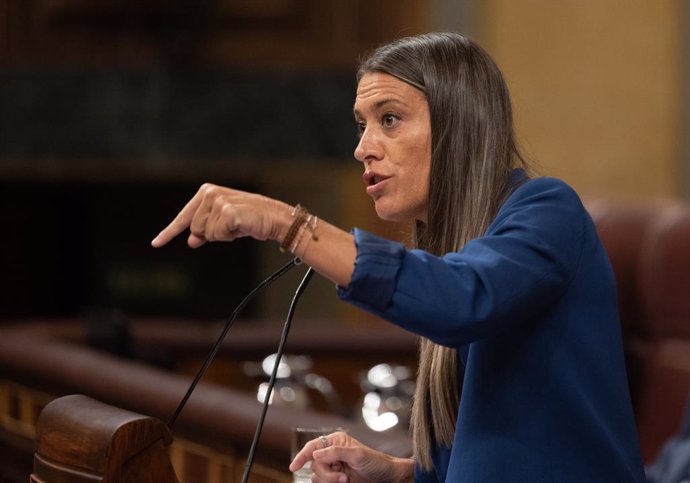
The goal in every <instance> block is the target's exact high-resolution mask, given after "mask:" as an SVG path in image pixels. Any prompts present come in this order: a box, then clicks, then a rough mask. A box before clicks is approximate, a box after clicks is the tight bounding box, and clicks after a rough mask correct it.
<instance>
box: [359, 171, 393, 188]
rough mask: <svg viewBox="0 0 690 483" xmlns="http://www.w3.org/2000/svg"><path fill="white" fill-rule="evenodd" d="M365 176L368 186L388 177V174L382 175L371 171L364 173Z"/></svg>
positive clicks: (365, 182)
mask: <svg viewBox="0 0 690 483" xmlns="http://www.w3.org/2000/svg"><path fill="white" fill-rule="evenodd" d="M363 178H364V184H365V185H367V186H374V185H377V184H379V183H380V182H381V181H384V180H386V179H388V177H387V176H382V175H380V174H376V173H371V172H368V173H364V176H363Z"/></svg>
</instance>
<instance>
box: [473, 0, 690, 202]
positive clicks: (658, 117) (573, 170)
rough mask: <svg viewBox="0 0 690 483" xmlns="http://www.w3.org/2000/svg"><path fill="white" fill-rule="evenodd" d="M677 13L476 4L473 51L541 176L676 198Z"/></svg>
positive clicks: (593, 3)
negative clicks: (497, 78)
mask: <svg viewBox="0 0 690 483" xmlns="http://www.w3.org/2000/svg"><path fill="white" fill-rule="evenodd" d="M682 3H683V2H682V0H663V1H657V2H648V1H632V2H626V3H625V5H623V4H621V3H620V2H617V1H615V0H605V1H604V0H577V1H576V0H565V1H558V2H553V1H549V0H524V1H520V2H514V1H512V0H488V1H487V2H485V3H483V5H482V6H483V10H482V15H481V19H482V24H481V29H480V31H481V35H480V41H481V43H482V45H484V46H485V47H486V48H487V50H488V51H489V52H490V53H491V54H492V55H493V56H494V58H495V59H496V61H497V62H498V64H499V66H500V67H501V68H502V70H503V72H504V73H505V75H506V77H507V79H508V82H509V86H510V88H511V92H512V94H513V101H514V104H515V111H516V122H517V127H518V133H519V135H520V138H521V139H522V140H523V144H524V146H525V147H526V148H527V153H528V155H531V156H532V157H534V158H536V159H537V160H538V161H539V162H540V163H541V164H542V166H543V168H544V170H543V171H544V172H546V173H547V174H552V175H556V176H559V177H562V178H565V179H566V180H567V181H569V182H571V183H572V184H573V185H574V186H575V187H576V188H577V189H578V191H580V193H581V194H584V195H596V196H609V197H615V198H623V199H630V198H655V197H675V196H679V195H680V194H681V191H682V183H681V173H682V170H681V142H680V138H681V136H682V135H683V134H682V133H681V116H682V111H681V109H682V106H683V101H682V99H683V93H682V84H683V79H682V77H683V73H682V69H683V65H684V61H683V58H684V57H683V55H684V54H683V50H684V48H683V41H682V39H683V25H682V19H683V15H682V9H683V6H682Z"/></svg>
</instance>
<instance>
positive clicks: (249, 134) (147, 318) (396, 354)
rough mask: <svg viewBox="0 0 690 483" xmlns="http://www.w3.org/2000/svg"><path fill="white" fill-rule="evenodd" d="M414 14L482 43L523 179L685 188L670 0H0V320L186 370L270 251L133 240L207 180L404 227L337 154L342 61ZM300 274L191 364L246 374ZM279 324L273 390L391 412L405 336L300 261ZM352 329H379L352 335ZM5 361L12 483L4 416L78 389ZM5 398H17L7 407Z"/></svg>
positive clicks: (682, 98) (688, 62) (360, 222)
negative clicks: (279, 369) (381, 215)
mask: <svg viewBox="0 0 690 483" xmlns="http://www.w3.org/2000/svg"><path fill="white" fill-rule="evenodd" d="M434 30H451V31H457V32H461V33H465V34H467V35H469V36H470V37H472V38H473V39H475V40H476V41H478V42H479V44H480V45H482V46H483V47H484V48H485V49H486V50H487V51H488V52H489V53H490V55H492V57H493V58H494V59H495V60H496V62H497V63H498V65H499V67H500V68H501V69H502V71H503V73H504V75H505V77H506V79H507V82H508V85H509V88H510V90H511V93H512V98H513V103H514V109H515V117H516V125H517V131H518V137H519V141H520V144H521V146H522V148H523V150H524V151H525V153H526V154H527V156H528V158H530V159H531V160H533V161H534V162H536V164H537V166H538V170H539V171H540V172H541V173H542V174H545V175H550V176H556V177H560V178H563V179H565V180H566V181H567V182H569V183H570V184H571V185H572V186H574V187H575V189H576V190H577V191H578V192H579V193H580V195H581V196H582V197H583V198H584V199H585V201H587V202H588V203H592V204H593V205H595V204H596V203H597V202H599V201H600V200H606V203H613V204H615V205H616V206H623V207H630V206H634V207H649V206H657V205H660V204H661V205H665V204H674V206H675V205H676V204H678V203H681V204H682V203H684V202H685V200H687V198H688V197H690V134H689V133H690V52H689V50H690V49H689V46H690V4H689V3H688V2H687V1H684V0H654V1H652V0H632V1H628V2H625V3H622V2H619V1H617V0H559V1H551V0H519V1H515V0H481V1H480V0H166V1H159V0H136V1H133V0H100V1H98V2H93V1H89V0H0V208H1V209H2V213H3V217H2V220H3V223H2V232H3V233H2V236H1V237H0V240H1V241H0V243H1V244H2V245H1V246H2V249H1V250H0V273H1V274H2V277H0V328H3V327H4V328H5V329H6V331H7V332H8V333H13V334H14V333H15V332H17V331H21V330H24V329H26V327H27V326H29V325H31V326H33V327H39V328H40V330H39V329H37V330H36V332H35V333H34V334H33V335H32V337H38V335H36V334H37V333H39V332H40V333H41V334H43V335H42V337H45V338H46V339H51V340H53V339H60V340H61V341H65V340H68V341H71V343H75V342H79V346H82V345H86V346H91V348H94V347H96V348H100V349H103V350H104V351H106V352H110V353H111V354H115V355H118V356H124V357H126V358H128V359H130V360H137V361H140V362H144V363H147V364H149V365H152V366H153V367H157V368H160V369H162V370H165V371H169V372H170V371H172V372H173V373H174V374H181V375H188V374H191V373H193V372H194V371H195V370H196V368H197V367H198V363H199V361H200V358H201V355H202V354H203V352H204V351H205V350H207V349H208V348H209V347H210V343H211V342H212V340H213V337H214V336H215V334H217V329H218V327H219V323H220V322H222V321H224V319H225V318H226V317H227V316H228V315H229V314H230V313H231V312H232V310H233V308H234V306H235V305H236V304H237V303H238V302H239V301H240V300H241V298H242V297H243V296H244V295H246V293H248V292H249V290H251V288H252V287H254V286H255V285H256V284H257V283H258V282H259V281H261V280H262V279H263V278H264V277H265V276H267V275H268V274H269V273H270V272H272V271H273V270H275V269H276V268H277V267H279V266H280V265H281V264H283V263H285V262H287V261H288V260H289V258H287V257H286V256H285V255H284V254H281V253H280V252H279V251H278V249H277V246H275V244H272V243H269V244H265V243H264V244H260V243H256V242H253V241H251V240H241V241H239V242H237V243H234V244H222V245H218V244H213V245H210V246H206V247H204V248H203V249H201V250H196V251H192V250H190V249H188V248H187V247H186V245H185V241H184V239H180V240H176V241H175V242H174V243H172V244H171V245H170V246H169V247H166V248H164V249H160V250H153V249H151V248H150V245H149V243H150V240H151V238H152V237H153V236H154V235H155V234H156V233H157V232H158V231H159V230H160V229H161V228H162V227H163V226H165V225H166V224H167V223H168V222H169V221H170V219H171V218H172V217H173V216H174V215H175V214H176V213H177V211H178V210H179V209H180V207H181V206H182V205H183V204H184V203H185V202H186V200H187V199H189V198H190V197H191V196H192V195H193V194H194V193H195V191H196V190H197V189H198V187H199V185H200V184H201V183H203V182H206V181H211V182H214V183H218V184H225V185H230V186H233V187H239V188H243V189H248V190H254V191H258V192H261V193H263V194H267V195H269V196H274V197H278V198H280V199H282V200H284V201H286V202H289V203H293V204H294V203H302V204H303V205H305V206H307V207H309V209H310V210H311V211H312V212H314V213H316V214H317V215H318V216H320V217H322V218H324V219H328V220H329V221H332V222H334V223H336V224H338V225H340V226H341V227H343V228H346V229H349V228H351V227H353V226H358V227H363V228H366V229H369V230H372V231H374V232H377V233H379V234H382V235H385V236H389V237H393V238H400V237H402V236H403V234H404V232H405V228H404V227H401V226H397V225H392V224H387V223H384V222H380V221H378V220H377V219H376V218H375V214H374V211H373V209H372V206H371V202H370V200H369V198H368V197H367V196H366V194H365V193H364V190H363V186H362V184H361V178H360V174H361V166H360V164H359V163H357V162H356V161H354V158H353V156H352V152H353V150H354V147H355V142H356V134H355V129H354V122H353V119H352V114H351V109H352V103H353V99H354V92H355V88H356V85H355V80H354V73H355V70H356V66H357V61H358V58H359V57H360V56H362V55H364V54H366V52H368V51H370V50H371V49H373V48H374V47H376V46H377V45H379V44H381V43H383V42H386V41H389V40H391V39H394V38H397V37H400V36H406V35H413V34H417V33H421V32H427V31H434ZM597 206H598V205H597ZM643 209H644V208H643ZM633 233H634V232H633ZM688 245H689V246H690V243H689V244H688ZM295 272H297V271H295ZM617 275H618V273H617ZM300 276H301V273H294V274H293V273H291V274H289V275H288V276H286V277H285V278H284V279H283V280H281V281H280V282H278V283H277V284H276V285H275V286H273V287H272V288H271V289H269V290H267V291H265V292H263V293H262V294H261V295H260V296H259V297H258V298H257V300H256V301H254V302H253V303H251V304H250V305H249V307H248V308H247V310H246V311H245V312H244V313H243V315H242V320H241V322H240V323H239V324H238V325H239V330H240V331H242V330H244V332H243V333H244V334H245V335H244V336H240V337H238V338H237V339H236V342H228V344H229V345H226V350H225V352H224V353H225V357H224V361H219V363H218V365H217V366H214V367H215V368H216V369H212V370H211V371H210V374H209V378H210V380H211V381H214V382H216V383H218V384H225V385H228V382H229V381H234V382H233V383H230V384H229V386H231V387H238V388H239V389H242V390H244V391H248V392H249V393H253V392H256V389H257V386H258V385H259V383H260V382H261V381H263V380H264V379H265V374H263V373H262V372H261V368H260V365H257V364H260V362H261V361H262V360H263V358H264V357H266V356H268V355H269V354H270V350H269V349H268V347H269V346H270V347H272V344H273V343H274V341H275V339H272V338H271V337H272V335H273V334H274V333H275V332H276V331H277V330H279V328H280V322H281V320H282V317H283V316H284V313H285V311H286V309H287V305H288V303H289V299H290V297H291V295H292V291H293V290H294V287H295V286H296V284H297V283H298V281H299V277H300ZM297 318H298V319H300V320H299V321H296V322H295V324H296V325H298V326H299V327H296V330H297V331H298V334H297V336H296V337H297V338H296V341H295V342H294V344H293V346H292V347H291V348H290V349H291V350H292V352H293V353H296V354H297V355H299V356H307V357H308V358H310V359H308V360H307V361H306V362H305V360H304V359H299V358H297V359H291V361H292V370H293V379H289V377H288V379H286V381H288V380H289V381H291V382H286V383H285V385H286V386H290V387H291V388H292V389H304V390H305V391H307V392H309V391H312V392H314V391H316V393H318V394H316V395H315V396H313V397H312V398H311V402H310V403H309V404H307V403H305V404H304V405H303V406H304V408H307V409H309V410H311V409H315V410H319V411H325V412H330V413H338V414H339V415H340V416H342V417H346V418H351V417H352V415H353V411H359V408H360V407H361V408H363V409H365V410H366V408H367V404H369V405H371V404H372V401H374V404H375V405H382V404H383V402H382V401H383V399H381V397H383V396H381V395H382V394H385V395H386V397H388V396H391V394H393V395H394V396H395V397H396V398H398V403H400V404H398V403H396V402H395V401H393V402H391V405H393V406H395V409H392V411H393V412H397V413H398V416H399V417H400V418H401V422H404V420H405V410H406V407H407V406H406V404H407V402H408V399H407V396H408V394H409V379H410V371H412V372H411V373H412V374H413V373H414V359H415V342H414V340H412V339H410V338H408V337H406V336H405V335H399V334H398V333H397V332H392V333H391V332H389V328H388V326H387V325H385V324H384V323H382V322H381V321H378V320H376V319H374V318H373V317H371V316H367V315H364V314H362V313H360V312H358V311H355V310H354V309H352V308H350V307H348V306H345V305H343V304H340V303H339V302H338V300H337V297H336V295H335V291H334V289H333V287H332V285H331V284H329V283H327V282H325V281H324V280H322V279H320V278H319V277H315V279H314V281H313V282H312V285H311V286H310V288H309V290H308V291H307V293H306V294H305V296H304V300H303V302H302V303H301V305H300V308H299V309H298V312H297ZM687 320H688V321H690V316H689V317H688V319H687ZM688 324H690V322H688ZM20 329H21V330H20ZM364 329H366V330H367V331H372V332H370V333H376V334H381V335H378V336H373V338H372V339H371V340H369V341H368V342H367V341H363V342H362V341H358V340H357V339H356V336H357V335H359V336H360V337H361V336H362V334H366V332H365V331H364ZM300 330H301V335H300ZM47 333H50V334H51V335H50V337H48V336H46V334H47ZM269 335H271V337H269ZM377 337H380V339H377ZM230 338H232V334H231V336H230ZM334 339H335V340H334ZM7 340H9V339H7ZM19 340H26V341H29V343H31V342H30V341H32V340H33V339H31V338H28V339H19ZM386 343H389V345H390V346H391V348H390V349H386V348H385V347H384V348H383V349H382V346H385V345H386ZM358 344H359V345H358ZM367 344H368V345H367ZM396 344H397V345H396ZM15 345H16V343H15ZM353 347H360V349H358V350H356V351H355V352H354V353H352V350H353V349H352V348H353ZM324 348H326V349H324ZM75 350H76V349H75ZM387 350H388V351H389V352H390V353H387V352H386V351H387ZM23 351H24V352H25V353H26V352H29V351H27V349H26V347H24V348H23ZM334 351H335V352H334ZM338 351H340V352H338ZM348 351H350V352H348ZM353 354H354V355H353ZM8 357H9V356H8ZM320 358H321V359H320ZM353 359H354V360H356V363H353ZM326 360H330V365H329V363H328V362H326ZM333 360H337V361H336V362H337V363H334V362H333ZM288 362H289V361H286V363H288ZM320 362H321V363H323V365H321V366H319V364H320ZM381 363H386V364H389V365H388V366H387V367H383V368H382V367H381V366H379V364H381ZM13 364H15V365H14V366H13V365H11V364H9V363H8V365H5V366H3V367H0V383H2V381H5V383H6V385H5V389H4V390H0V413H2V412H3V411H5V415H4V419H3V420H2V421H4V425H3V427H4V429H3V431H2V433H0V434H2V435H4V436H3V438H2V440H4V441H5V443H6V445H5V451H6V454H7V455H10V454H12V455H13V456H12V457H9V456H8V459H10V460H12V461H13V463H12V464H7V465H5V466H4V469H3V470H2V471H4V475H5V476H4V478H6V481H25V478H24V479H21V475H26V471H28V470H27V469H26V464H25V465H23V466H22V465H19V464H15V463H16V461H19V460H22V461H26V458H25V456H26V455H27V454H31V451H32V450H31V448H32V447H33V446H32V443H27V441H30V440H31V435H32V434H33V433H32V432H31V431H33V430H32V429H31V428H30V427H27V428H28V429H27V428H24V429H25V432H24V433H21V431H20V435H21V434H23V436H22V437H23V438H24V440H23V441H24V442H21V441H20V440H21V439H22V438H21V437H18V436H17V434H16V431H14V430H12V429H11V428H12V427H13V426H12V424H14V423H12V421H15V420H16V421H22V417H24V418H25V419H24V420H23V421H24V423H27V421H29V422H28V423H27V424H29V423H31V418H32V417H33V418H34V419H35V416H36V414H33V413H32V411H34V412H38V410H39V409H40V407H41V404H43V403H44V402H45V400H47V399H49V398H50V397H51V396H57V395H60V394H62V393H64V392H66V391H69V390H79V389H80V388H79V387H78V385H77V384H76V383H74V382H72V383H70V384H67V383H64V384H63V383H60V384H62V385H60V384H57V383H55V384H53V385H52V386H51V387H50V388H47V386H46V384H45V381H43V382H37V383H32V384H27V383H25V381H27V375H26V373H25V372H23V371H24V369H21V368H20V366H21V367H23V366H22V364H24V363H23V362H21V361H19V362H14V363H13ZM252 364H253V365H252ZM288 365H290V364H288ZM371 369H374V373H373V375H372V373H371V372H370V370H371ZM367 371H369V372H367ZM406 371H407V372H406ZM295 374H301V375H300V376H299V377H298V378H297V379H295ZM308 375H318V376H319V377H322V380H320V382H319V380H318V379H313V378H312V379H310V380H307V379H305V378H306V376H308ZM34 376H35V375H34ZM32 377H33V376H32ZM42 377H44V378H47V379H49V378H50V377H49V375H44V376H42ZM315 377H316V376H315ZM386 378H387V379H386ZM391 378H393V379H391ZM29 379H30V378H29ZM35 379H37V380H39V379H41V378H39V377H38V376H36V377H35ZM32 380H33V379H32ZM391 380H393V383H391ZM309 381H311V382H309ZM315 381H316V382H315ZM324 381H325V382H324ZM338 381H341V385H340V387H338ZM342 381H346V383H342ZM382 381H383V382H382ZM319 384H321V386H319V387H316V386H318V385H319ZM328 384H332V387H330V388H329V386H328ZM348 384H349V385H348ZM391 384H393V385H391ZM0 385H1V384H0ZM18 385H19V386H18ZM24 386H27V387H24ZM57 386H60V387H57ZM8 387H9V388H11V389H7V388H8ZM18 387H19V389H17V388H18ZM81 389H83V388H81ZM35 390H39V391H40V392H41V394H44V396H41V397H43V399H41V398H40V397H38V396H36V395H35V393H34V392H32V391H35ZM112 390H113V391H114V392H117V391H118V387H112ZM17 391H19V393H20V395H19V396H17V394H16V392H17ZM22 391H24V392H22ZM27 391H28V392H27ZM329 391H330V392H329ZM81 392H85V393H87V392H88V391H86V390H82V391H81ZM259 393H260V391H259ZM370 393H376V394H378V396H381V397H380V398H379V399H380V400H379V401H378V402H377V401H376V400H372V399H371V397H369V399H368V400H367V395H368V394H370ZM22 394H23V395H24V396H22ZM27 394H29V395H28V396H27ZM285 394H287V393H285ZM334 394H335V396H334ZM97 395H98V396H99V397H100V398H101V399H108V397H107V396H106V395H104V394H103V393H98V394H97ZM22 397H24V399H22ZM132 397H134V396H132ZM290 397H292V399H290ZM26 398H29V399H30V400H31V401H32V402H29V403H26V404H28V406H26V407H32V408H34V409H33V410H27V411H28V413H21V407H23V406H22V402H21V401H25V400H26ZM37 398H38V399H37ZM284 399H285V401H284V402H285V403H286V404H288V403H289V402H290V401H292V402H293V403H294V404H297V403H295V402H294V401H295V397H294V394H293V396H289V395H287V396H286V397H285V398H284ZM307 399H308V398H307ZM384 399H385V398H384ZM2 401H4V402H2ZM367 401H368V402H367ZM401 401H402V402H401ZM109 402H114V403H117V404H120V405H125V406H126V405H127V404H126V402H123V400H122V399H120V400H118V399H115V400H110V401H109ZM294 404H293V405H294ZM132 406H133V409H138V410H148V411H149V412H151V411H153V410H152V409H150V408H148V407H146V406H142V405H137V404H134V405H132ZM353 408H355V409H353ZM167 409H169V408H167V407H166V410H167ZM369 409H371V408H369ZM162 412H163V413H164V412H165V411H162ZM365 412H366V411H365ZM22 414H23V416H22ZM27 414H28V416H27ZM26 418H28V420H27V419H26ZM7 421H10V423H8V422H7ZM16 421H15V422H16ZM34 422H35V421H34ZM379 423H380V421H379ZM373 424H374V425H376V424H378V423H376V422H374V423H373ZM29 426H30V424H29ZM369 427H372V426H371V425H369ZM8 428H10V429H8ZM13 431H14V432H13ZM191 432H192V433H193V431H191ZM27 435H28V436H27ZM17 438H19V439H17ZM190 438H191V437H190ZM202 439H203V438H202ZM7 441H11V442H12V443H11V444H10V443H7ZM18 441H19V442H18ZM197 443H198V444H202V443H203V444H206V443H207V442H204V441H202V442H199V441H197ZM211 446H212V445H211ZM10 448H14V449H12V450H10ZM17 448H20V449H17ZM27 448H28V449H27ZM655 448H658V445H657V447H655ZM0 450H1V448H0ZM10 451H12V453H10ZM204 451H206V450H204ZM17 455H20V456H17ZM179 458H182V456H179V457H178V459H179ZM180 461H181V460H180ZM224 461H225V460H224ZM178 463H179V462H178ZM179 464H181V463H179ZM224 464H225V463H224ZM228 464H230V463H228ZM281 464H282V463H280V464H278V465H273V466H277V467H281ZM226 466H227V465H226ZM271 466H272V463H271V462H270V461H269V462H268V463H267V467H271ZM200 467H201V466H198V468H200ZM187 468H188V469H189V466H188V467H187ZM29 470H30V466H29ZM199 471H201V470H199ZM204 471H205V473H203V472H202V473H203V474H204V475H207V473H208V471H206V470H204ZM209 471H210V470H209ZM228 471H229V470H228ZM233 471H234V470H233ZM266 471H269V470H266ZM208 474H210V473H208ZM214 474H216V473H214ZM13 475H14V476H13ZM16 475H20V476H16ZM185 475H186V477H185V481H195V480H194V478H200V479H199V480H198V481H226V480H225V479H223V478H225V477H223V476H220V477H218V478H220V479H218V480H213V478H211V477H210V476H208V477H207V476H204V477H199V476H198V473H194V475H191V476H190V475H189V474H186V473H185ZM195 475H196V476H195ZM2 478H3V476H2V475H0V481H5V480H2ZM13 478H18V479H16V480H15V479H13ZM276 478H278V479H280V477H276ZM227 481H233V480H232V479H231V478H230V477H228V479H227ZM271 481H273V480H271Z"/></svg>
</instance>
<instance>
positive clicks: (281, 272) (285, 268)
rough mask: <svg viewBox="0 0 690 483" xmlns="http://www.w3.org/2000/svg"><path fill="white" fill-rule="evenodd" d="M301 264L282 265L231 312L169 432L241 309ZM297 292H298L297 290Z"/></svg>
mask: <svg viewBox="0 0 690 483" xmlns="http://www.w3.org/2000/svg"><path fill="white" fill-rule="evenodd" d="M301 263H302V261H301V260H300V259H299V258H293V259H292V260H290V262H289V263H287V264H286V265H284V266H283V267H281V268H280V269H278V270H277V271H276V272H275V273H273V274H272V275H271V276H269V277H268V278H267V279H266V280H264V281H263V282H261V283H260V284H259V285H257V286H256V287H255V288H254V290H252V291H251V292H249V294H248V295H247V296H246V297H245V298H244V299H243V300H242V301H241V302H240V303H239V305H238V306H237V307H236V308H235V310H234V311H233V312H232V315H230V319H228V321H227V322H226V323H225V327H224V328H223V331H222V332H221V334H220V337H218V340H217V341H216V343H215V345H214V346H213V348H212V349H211V352H210V353H209V354H208V356H207V357H206V360H205V361H204V364H203V365H202V366H201V369H199V372H198V373H197V375H196V377H195V378H194V381H192V384H191V385H190V386H189V389H187V393H186V394H185V395H184V397H183V398H182V401H180V404H179V405H178V406H177V409H175V412H174V413H173V415H172V416H170V419H169V420H168V428H169V429H170V430H171V431H172V427H173V425H174V424H175V421H177V417H178V416H179V415H180V412H182V408H184V406H185V404H187V400H188V399H189V396H191V395H192V392H194V389H195V388H196V386H197V384H199V381H201V378H202V377H204V374H205V373H206V370H207V369H208V367H209V366H210V365H211V362H213V359H214V358H215V357H216V354H217V353H218V350H219V349H220V346H221V344H222V343H223V340H225V336H226V335H227V333H228V331H229V330H230V328H231V327H232V325H233V324H234V322H235V319H236V318H237V315H238V314H239V313H240V311H241V310H242V309H244V307H245V306H246V305H247V304H248V303H249V302H250V301H251V300H252V299H253V298H254V296H255V295H256V294H257V293H259V292H260V291H261V290H262V289H264V288H266V287H268V286H269V285H271V284H272V283H273V282H275V281H276V280H278V279H279V278H280V277H282V276H283V275H285V274H286V273H287V272H288V271H290V269H292V268H294V267H296V266H297V265H300V264H301ZM310 270H311V269H310ZM302 283H303V284H304V281H302ZM300 288H301V285H300ZM297 290H299V288H298V289H297Z"/></svg>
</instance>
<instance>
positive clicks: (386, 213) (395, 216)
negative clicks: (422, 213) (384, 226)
mask: <svg viewBox="0 0 690 483" xmlns="http://www.w3.org/2000/svg"><path fill="white" fill-rule="evenodd" d="M375 209H376V215H377V216H378V217H379V218H381V219H382V220H384V221H392V222H401V221H412V220H413V219H414V218H415V217H414V216H411V215H410V214H409V213H405V212H401V211H399V210H393V209H390V208H386V207H384V206H379V205H378V204H377V205H375Z"/></svg>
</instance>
